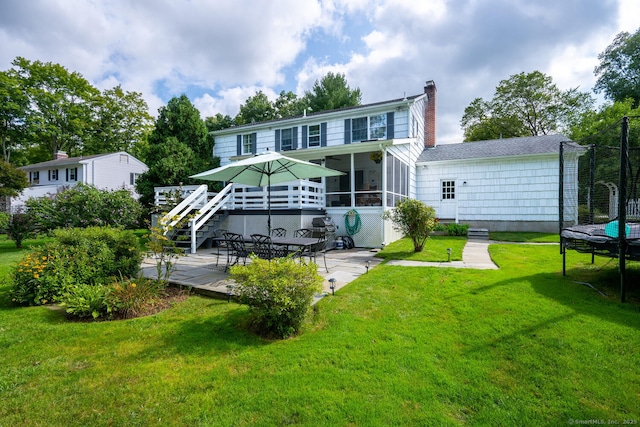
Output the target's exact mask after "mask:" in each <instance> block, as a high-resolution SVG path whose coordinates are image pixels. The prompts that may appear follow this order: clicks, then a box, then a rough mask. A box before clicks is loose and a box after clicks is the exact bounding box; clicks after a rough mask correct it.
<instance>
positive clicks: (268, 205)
mask: <svg viewBox="0 0 640 427" xmlns="http://www.w3.org/2000/svg"><path fill="white" fill-rule="evenodd" d="M267 236H269V238H271V174H269V175H267ZM269 260H271V245H269Z"/></svg>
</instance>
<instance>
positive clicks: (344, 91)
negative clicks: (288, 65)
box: [304, 72, 362, 113]
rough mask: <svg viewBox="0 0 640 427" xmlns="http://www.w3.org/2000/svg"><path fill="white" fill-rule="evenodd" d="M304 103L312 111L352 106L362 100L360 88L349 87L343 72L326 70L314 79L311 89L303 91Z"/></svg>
mask: <svg viewBox="0 0 640 427" xmlns="http://www.w3.org/2000/svg"><path fill="white" fill-rule="evenodd" d="M304 101H305V104H306V105H307V106H308V107H309V108H310V109H311V110H312V111H313V112H316V113H317V112H320V111H327V110H334V109H337V108H343V107H354V106H356V105H360V103H361V102H362V94H361V93H360V88H356V89H353V90H352V89H351V88H350V87H349V85H348V84H347V79H346V78H345V76H344V74H341V73H337V74H333V73H332V72H328V73H327V75H326V76H324V77H323V78H322V79H321V80H316V82H315V84H314V85H313V89H312V90H311V91H307V92H305V95H304Z"/></svg>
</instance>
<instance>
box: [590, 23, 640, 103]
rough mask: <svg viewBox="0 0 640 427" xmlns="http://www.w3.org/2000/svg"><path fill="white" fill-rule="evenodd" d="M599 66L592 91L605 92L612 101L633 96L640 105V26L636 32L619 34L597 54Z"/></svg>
mask: <svg viewBox="0 0 640 427" xmlns="http://www.w3.org/2000/svg"><path fill="white" fill-rule="evenodd" d="M598 59H599V60H600V65H598V66H597V67H596V68H595V69H594V71H593V72H594V74H595V75H596V76H598V80H597V81H596V84H595V87H594V88H593V90H594V91H595V92H596V93H600V92H604V94H605V96H606V97H607V98H608V99H610V100H612V101H624V100H625V99H626V98H631V99H633V106H634V107H638V106H639V105H640V28H639V29H638V30H636V32H635V33H634V34H629V33H628V32H626V31H623V32H621V33H620V34H618V35H617V36H616V37H615V39H614V40H613V42H612V43H611V44H610V45H609V46H608V47H607V48H606V49H605V51H604V52H602V53H600V55H598Z"/></svg>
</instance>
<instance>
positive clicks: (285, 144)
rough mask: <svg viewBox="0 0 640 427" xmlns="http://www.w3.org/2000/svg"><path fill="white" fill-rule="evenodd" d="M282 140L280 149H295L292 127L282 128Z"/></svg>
mask: <svg viewBox="0 0 640 427" xmlns="http://www.w3.org/2000/svg"><path fill="white" fill-rule="evenodd" d="M280 135H281V140H280V149H281V150H282V151H288V150H293V130H292V129H282V131H281V133H280Z"/></svg>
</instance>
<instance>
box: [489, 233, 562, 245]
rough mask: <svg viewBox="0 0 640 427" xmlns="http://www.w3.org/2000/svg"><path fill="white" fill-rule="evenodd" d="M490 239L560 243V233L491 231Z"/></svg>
mask: <svg viewBox="0 0 640 427" xmlns="http://www.w3.org/2000/svg"><path fill="white" fill-rule="evenodd" d="M489 239H490V240H494V241H498V242H519V243H560V235H558V233H533V232H522V233H515V232H511V231H492V232H490V233H489Z"/></svg>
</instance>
